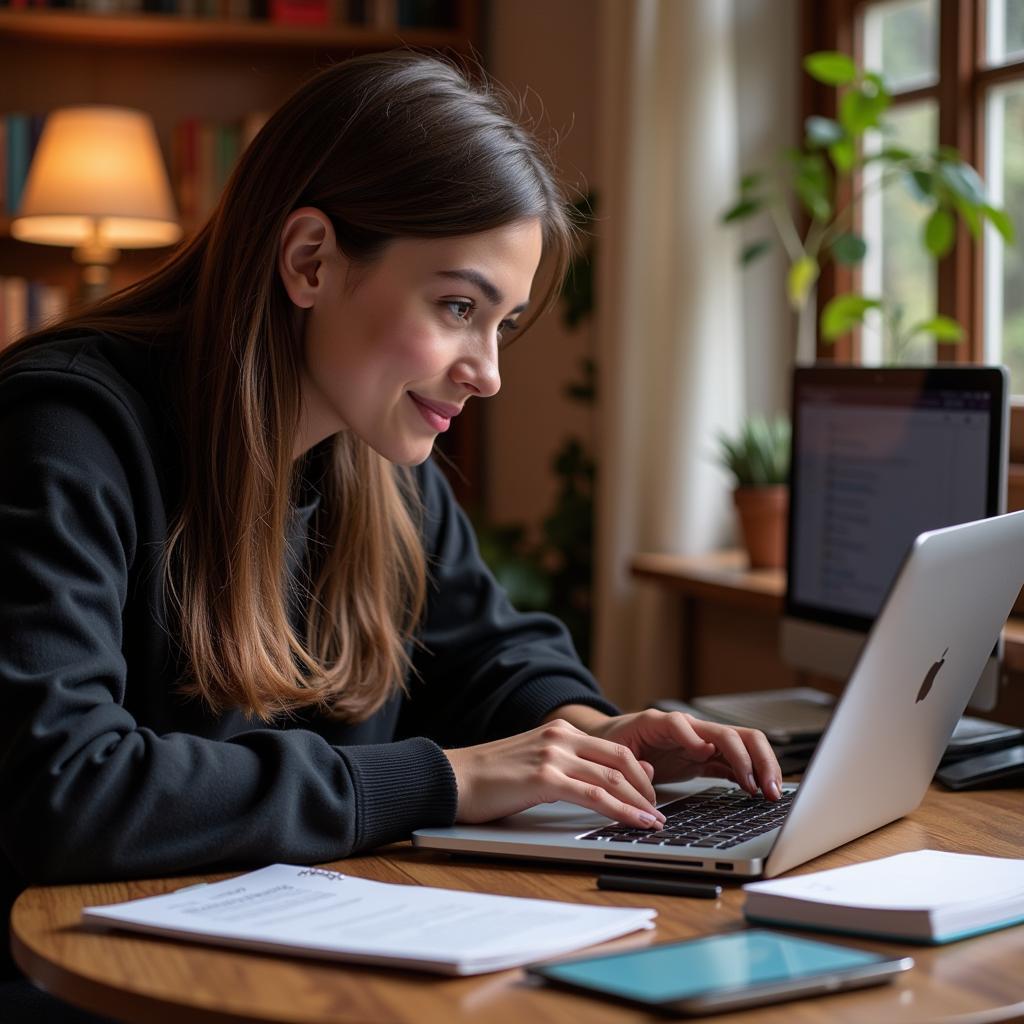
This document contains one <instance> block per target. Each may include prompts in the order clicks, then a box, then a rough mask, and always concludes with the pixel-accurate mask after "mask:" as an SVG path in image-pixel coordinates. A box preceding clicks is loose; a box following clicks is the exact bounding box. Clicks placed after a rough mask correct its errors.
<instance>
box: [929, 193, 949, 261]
mask: <svg viewBox="0 0 1024 1024" xmlns="http://www.w3.org/2000/svg"><path fill="white" fill-rule="evenodd" d="M954 241H956V220H955V219H954V218H953V214H951V213H950V212H949V210H947V209H944V208H943V207H941V206H937V207H936V208H935V209H934V210H932V213H931V216H930V217H929V218H928V219H927V220H926V221H925V224H924V245H925V248H926V249H927V250H928V251H929V252H930V253H931V254H932V255H933V256H934V257H935V258H936V259H942V257H943V256H945V255H946V253H948V252H949V250H950V249H952V248H953V242H954Z"/></svg>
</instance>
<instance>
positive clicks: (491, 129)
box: [18, 51, 572, 720]
mask: <svg viewBox="0 0 1024 1024" xmlns="http://www.w3.org/2000/svg"><path fill="white" fill-rule="evenodd" d="M300 206H313V207H316V208H318V209H320V210H322V211H323V212H324V214H325V215H326V216H328V217H329V218H330V220H331V222H332V224H333V225H334V229H335V232H336V235H337V239H338V244H339V246H340V248H341V249H342V251H343V252H344V253H345V255H346V256H347V257H349V258H350V259H352V260H354V261H357V262H363V263H370V262H372V261H373V260H374V258H375V257H377V256H379V255H380V253H381V252H382V250H383V248H384V247H385V246H386V245H387V243H388V242H389V241H391V240H392V239H395V238H400V237H421V238H422V237H442V236H452V235H462V234H472V233H474V232H478V231H485V230H488V229H490V228H494V227H500V226H502V225H505V224H509V223H511V222H513V221H516V220H520V219H525V218H538V219H539V220H540V223H541V226H542V230H543V235H544V243H545V255H546V259H547V261H548V262H549V264H550V265H551V266H552V273H551V275H550V281H551V284H550V287H549V288H548V290H547V293H546V295H545V296H544V300H543V302H542V303H541V308H543V307H545V306H547V305H549V304H550V302H551V301H552V299H553V296H554V294H555V289H556V287H557V283H558V281H559V280H560V279H561V277H562V274H563V273H564V270H565V266H566V264H567V261H568V258H569V254H570V251H571V244H572V226H571V224H570V222H569V220H568V219H567V215H566V212H565V211H566V206H565V197H564V194H563V192H562V191H561V189H560V188H559V186H558V185H557V184H556V180H555V176H554V174H553V171H552V168H551V164H550V162H549V158H548V157H547V155H546V154H545V152H544V151H543V149H542V148H541V147H540V146H539V144H538V143H537V142H536V140H535V139H534V138H533V137H532V136H531V135H530V134H529V133H528V132H527V131H526V130H525V129H524V128H523V127H521V126H520V124H519V123H518V120H517V115H516V114H515V112H514V108H513V104H512V103H511V102H510V100H509V98H508V96H507V95H506V94H504V93H502V92H501V91H499V90H498V89H497V88H496V87H495V86H494V85H493V84H490V83H488V82H487V81H486V80H483V81H482V83H481V84H477V83H474V82H472V81H471V80H470V79H469V78H468V77H467V76H466V75H464V74H463V73H462V72H461V71H460V70H458V69H457V68H455V67H454V66H452V65H451V64H449V63H446V62H444V61H441V60H438V59H436V58H433V57H427V56H422V55H418V54H414V53H411V52H405V51H396V52H391V53H383V54H374V55H369V56H365V57H359V58H355V59H353V60H349V61H345V62H343V63H339V64H336V65H334V66H332V67H329V68H327V69H326V70H323V71H321V72H319V73H318V74H317V75H316V76H315V77H313V78H312V79H310V80H309V81H308V82H307V83H306V84H305V85H303V86H301V87H300V88H299V89H298V90H297V91H296V92H295V93H294V94H293V95H292V96H291V98H290V99H288V100H287V101H286V102H285V103H284V105H283V106H282V107H281V108H280V109H279V110H278V111H277V112H276V113H275V114H274V115H273V116H272V117H271V118H270V120H269V121H268V122H267V123H266V125H265V126H264V127H263V128H262V130H261V131H260V133H259V134H258V135H257V137H256V138H255V139H254V140H253V142H252V143H251V144H250V146H249V147H248V149H247V150H246V151H245V152H244V153H243V155H242V157H241V158H240V160H239V163H238V165H237V167H236V168H235V170H234V173H233V174H232V176H231V178H230V181H229V182H228V184H227V187H226V189H225V191H224V194H223V196H222V197H221V200H220V202H219V203H218V205H217V208H216V209H215V211H214V213H213V214H212V216H211V218H210V219H209V221H208V222H207V223H206V224H205V225H204V226H203V228H202V229H201V230H200V231H199V232H198V233H197V234H196V236H195V237H194V238H193V239H191V241H189V242H187V243H185V244H184V245H182V246H181V247H180V248H179V249H178V250H177V251H176V252H175V253H173V254H172V256H171V257H170V259H169V260H168V261H167V262H166V263H165V264H164V265H163V266H162V267H160V268H159V269H158V270H156V271H155V272H154V273H152V274H151V275H149V276H148V277H146V278H144V279H143V280H141V281H139V282H138V283H136V284H135V285H133V286H131V287H129V288H127V289H124V290H123V291H121V292H119V293H117V294H115V295H113V296H111V297H110V298H108V299H106V300H104V301H103V302H101V303H99V304H97V305H95V306H93V307H92V308H90V309H88V310H85V311H83V312H82V313H80V314H77V315H72V316H71V317H69V318H67V319H66V320H64V321H63V322H61V323H60V324H58V325H56V327H54V328H50V329H48V330H46V331H41V332H38V333H37V334H36V335H33V336H32V337H31V338H28V339H25V342H24V344H32V343H35V342H37V341H40V340H42V339H44V338H47V337H52V336H53V335H54V334H56V333H60V334H61V335H66V334H68V333H69V332H75V333H86V332H103V333H107V334H114V335H118V336H121V337H126V338H130V339H133V340H137V341H140V342H148V343H160V344H165V345H167V346H169V347H170V351H171V353H172V355H171V359H172V364H173V366H174V367H175V372H176V380H175V385H174V388H173V390H174V394H173V402H174V413H175V417H176V421H177V424H176V425H177V431H178V436H179V438H180V442H181V445H180V447H181V460H182V494H181V501H180V505H179V506H178V508H177V509H176V513H175V518H174V521H173V524H172V527H171V530H170V533H169V537H168V543H167V551H166V555H167V557H166V563H165V564H166V577H165V585H166V591H167V593H168V596H169V598H170V601H171V606H172V608H173V610H174V611H175V613H176V616H177V621H178V622H179V623H180V633H181V636H180V642H181V645H182V649H183V651H184V653H185V656H186V659H187V663H188V668H189V673H188V674H189V677H190V678H189V679H188V680H187V681H186V684H185V688H186V690H187V691H188V692H191V693H193V694H196V695H198V696H200V697H201V698H202V699H203V700H205V701H206V702H207V703H208V704H209V705H210V706H211V708H213V709H214V710H220V709H224V708H226V707H241V708H243V709H245V710H247V711H248V712H250V713H253V714H255V715H258V716H259V717H260V718H262V719H264V720H269V719H271V718H272V717H273V716H275V715H277V714H280V713H282V712H286V711H288V710H291V709H295V708H298V707H301V706H306V705H312V704H316V705H319V706H320V707H321V709H322V710H324V711H326V712H328V713H331V714H334V715H336V716H338V717H344V718H348V719H352V720H358V719H360V718H365V717H367V716H369V715H370V714H372V713H373V711H375V710H376V709H377V708H379V707H380V705H381V704H383V703H384V702H385V701H386V700H387V699H388V698H389V697H390V696H391V695H392V694H393V693H394V692H395V691H396V690H398V689H400V688H401V687H402V686H403V683H404V679H405V675H406V673H407V671H408V667H409V666H408V657H407V654H406V650H407V645H408V644H409V642H410V641H411V640H412V638H413V636H414V634H415V630H416V627H417V624H418V622H419V620H420V617H421V615H422V612H423V607H424V601H425V593H426V566H425V555H424V551H423V546H422V539H421V535H420V530H419V523H418V519H417V509H418V505H417V500H416V496H415V488H414V485H413V480H412V476H411V474H410V473H409V471H408V470H404V469H400V468H398V467H395V466H393V465H391V464H390V463H388V462H387V461H386V460H384V459H383V458H382V457H381V456H379V455H378V454H377V453H376V452H374V451H373V450H372V449H370V448H369V447H368V446H367V445H366V444H365V443H363V442H362V441H361V440H359V439H358V438H357V437H355V436H354V435H353V434H352V433H351V432H347V431H346V432H342V433H339V434H337V435H335V437H334V438H333V440H331V441H329V442H326V443H325V444H326V447H328V448H331V450H330V451H329V452H327V453H326V456H325V460H324V461H325V465H326V470H325V471H324V474H323V479H322V481H321V483H320V494H321V503H320V508H319V511H318V513H317V515H316V518H315V521H314V525H313V532H314V535H315V540H316V542H317V543H316V544H315V546H316V548H317V549H318V550H320V551H321V552H322V555H321V557H320V558H319V559H318V564H317V565H314V566H313V572H312V574H311V578H310V579H309V580H308V581H307V584H308V585H307V590H308V595H307V596H308V609H309V612H308V618H307V623H306V632H305V636H304V637H299V636H297V635H296V632H295V630H293V628H292V626H291V625H290V623H289V619H288V611H287V601H286V581H285V545H286V540H285V537H286V530H287V523H288V517H289V514H290V513H291V511H292V509H293V508H294V502H295V498H296V494H295V487H296V483H297V480H298V478H299V475H300V474H299V470H300V469H301V463H302V460H298V462H293V459H292V453H293V450H294V441H295V437H296V430H297V425H298V418H299V411H300V390H299V373H300V369H301V363H302V337H301V328H300V327H298V326H297V324H300V323H301V321H300V320H298V319H297V318H296V316H295V307H293V306H292V305H291V303H290V301H289V299H288V297H287V294H286V293H285V290H284V287H283V285H282V282H281V280H280V278H279V276H278V274H277V271H276V254H277V247H278V245H279V240H280V236H281V232H282V229H283V226H284V223H285V220H286V219H287V217H288V214H289V213H290V212H291V211H292V210H294V209H297V208H298V207H300ZM21 347H22V345H19V346H18V348H19V349H20V348H21ZM318 451H319V449H318ZM320 454H321V455H323V454H324V453H323V452H322V451H321V452H320Z"/></svg>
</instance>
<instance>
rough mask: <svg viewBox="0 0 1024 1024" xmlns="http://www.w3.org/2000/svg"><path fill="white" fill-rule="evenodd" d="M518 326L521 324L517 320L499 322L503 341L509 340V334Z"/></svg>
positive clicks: (500, 335)
mask: <svg viewBox="0 0 1024 1024" xmlns="http://www.w3.org/2000/svg"><path fill="white" fill-rule="evenodd" d="M518 327H519V324H517V323H516V322H515V320H502V321H501V323H500V324H498V337H499V338H501V339H502V341H508V336H509V335H510V334H511V333H512V332H513V331H514V330H516V328H518Z"/></svg>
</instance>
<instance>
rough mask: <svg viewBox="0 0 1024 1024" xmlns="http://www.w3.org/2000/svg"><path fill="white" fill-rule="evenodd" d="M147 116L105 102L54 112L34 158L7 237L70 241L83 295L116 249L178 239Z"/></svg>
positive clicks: (101, 290) (102, 276)
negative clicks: (102, 104) (80, 265)
mask: <svg viewBox="0 0 1024 1024" xmlns="http://www.w3.org/2000/svg"><path fill="white" fill-rule="evenodd" d="M181 233H182V232H181V227H180V226H179V224H178V217H177V212H176V210H175V208H174V200H173V198H172V196H171V187H170V183H169V182H168V180H167V171H166V170H165V168H164V163H163V158H162V157H161V155H160V147H159V144H158V143H157V138H156V132H155V130H154V128H153V122H152V120H151V118H150V117H149V116H148V115H146V114H144V113H142V112H141V111H138V110H128V109H125V108H123V107H111V106H76V107H64V108H61V109H59V110H54V111H52V112H51V113H50V114H49V115H48V117H47V119H46V122H45V124H44V127H43V133H42V135H41V136H40V139H39V144H38V146H37V147H36V151H35V155H34V156H33V158H32V165H31V166H30V168H29V172H28V178H27V179H26V181H25V188H24V190H23V192H22V196H21V202H20V204H19V206H18V210H17V213H16V214H15V216H14V219H13V220H12V222H11V235H12V236H13V237H14V238H17V239H20V240H21V241H24V242H37V243H40V244H43V245H64V246H74V253H73V256H74V259H75V260H76V261H77V262H78V263H81V264H82V298H83V299H85V300H89V301H91V300H95V299H98V298H102V296H103V295H105V294H106V293H107V291H108V289H109V284H110V268H111V266H112V265H113V264H114V263H115V262H117V259H118V256H119V255H120V253H119V251H118V250H120V249H147V248H153V247H157V246H163V245H172V244H173V243H174V242H176V241H177V240H178V239H179V238H180V237H181Z"/></svg>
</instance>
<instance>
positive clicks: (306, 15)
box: [269, 0, 330, 25]
mask: <svg viewBox="0 0 1024 1024" xmlns="http://www.w3.org/2000/svg"><path fill="white" fill-rule="evenodd" d="M269 14H270V20H271V21H273V22H277V23H278V24H282V25H326V24H328V23H329V21H330V9H329V6H328V0H270V3H269Z"/></svg>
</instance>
